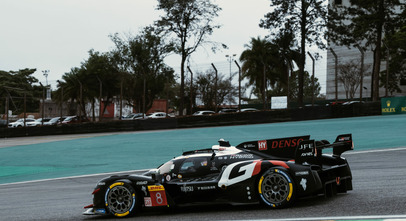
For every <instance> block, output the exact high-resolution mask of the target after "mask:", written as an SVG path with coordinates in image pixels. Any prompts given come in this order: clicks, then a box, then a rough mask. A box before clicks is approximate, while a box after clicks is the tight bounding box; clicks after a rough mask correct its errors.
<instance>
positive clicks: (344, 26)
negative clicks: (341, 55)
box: [328, 0, 405, 101]
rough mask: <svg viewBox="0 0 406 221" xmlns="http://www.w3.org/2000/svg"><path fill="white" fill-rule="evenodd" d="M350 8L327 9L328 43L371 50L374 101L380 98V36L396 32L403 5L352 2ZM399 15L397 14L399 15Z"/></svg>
mask: <svg viewBox="0 0 406 221" xmlns="http://www.w3.org/2000/svg"><path fill="white" fill-rule="evenodd" d="M350 2H351V6H346V5H341V6H340V5H332V7H330V8H329V23H328V40H329V41H331V42H334V43H335V44H338V45H346V46H360V47H363V48H367V47H369V46H371V47H374V49H373V51H374V65H373V73H372V81H373V83H372V85H373V87H372V91H373V100H374V101H377V100H378V99H379V75H380V74H379V72H380V69H381V68H380V65H381V59H382V55H381V52H382V48H381V45H382V44H381V42H382V39H383V34H385V35H387V36H389V35H391V33H393V32H394V31H396V30H398V29H399V27H400V26H399V25H401V22H402V13H404V10H405V7H404V3H401V1H399V0H378V1H365V0H351V1H350ZM399 12H400V13H399Z"/></svg>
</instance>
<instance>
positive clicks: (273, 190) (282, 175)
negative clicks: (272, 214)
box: [258, 168, 295, 208]
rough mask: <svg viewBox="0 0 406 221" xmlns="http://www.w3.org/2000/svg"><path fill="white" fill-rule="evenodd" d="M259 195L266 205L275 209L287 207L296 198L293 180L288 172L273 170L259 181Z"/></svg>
mask: <svg viewBox="0 0 406 221" xmlns="http://www.w3.org/2000/svg"><path fill="white" fill-rule="evenodd" d="M258 193H259V196H260V199H261V200H262V202H263V203H264V204H265V205H268V206H271V207H273V208H283V207H286V206H288V205H289V204H290V203H291V202H292V201H293V199H294V196H295V189H294V184H293V180H292V178H291V177H290V176H289V174H288V173H287V172H286V171H283V170H281V169H275V168H272V169H271V170H269V171H267V172H265V173H264V174H263V175H262V176H261V178H260V179H259V181H258Z"/></svg>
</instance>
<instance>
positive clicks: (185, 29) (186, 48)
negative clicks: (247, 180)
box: [155, 0, 221, 116]
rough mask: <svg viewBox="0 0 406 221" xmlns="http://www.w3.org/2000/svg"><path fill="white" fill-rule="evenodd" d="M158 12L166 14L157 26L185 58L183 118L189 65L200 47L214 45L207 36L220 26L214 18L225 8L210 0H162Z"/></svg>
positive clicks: (180, 107)
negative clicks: (186, 69)
mask: <svg viewBox="0 0 406 221" xmlns="http://www.w3.org/2000/svg"><path fill="white" fill-rule="evenodd" d="M157 9H158V10H162V11H163V12H164V15H163V16H161V19H160V20H158V21H157V22H156V23H155V25H156V26H157V27H159V28H162V29H163V31H164V33H166V34H167V35H168V37H169V38H170V39H171V41H172V43H173V44H174V52H175V53H176V54H179V55H180V56H181V63H180V64H181V65H180V66H181V68H180V93H179V96H180V99H181V100H180V106H179V115H181V116H182V115H183V108H184V99H183V97H184V93H185V92H184V91H185V62H186V60H187V58H188V57H189V56H190V55H191V54H192V53H194V52H195V51H196V49H197V48H198V47H199V46H202V45H205V44H208V43H210V44H212V45H213V43H212V42H209V41H207V37H208V36H209V35H211V34H212V33H213V31H214V29H217V28H219V27H220V26H218V25H214V24H213V19H214V18H215V17H217V16H218V12H219V11H220V10H221V8H220V7H218V6H217V5H215V4H212V3H211V1H210V0H158V7H157ZM213 49H214V48H213Z"/></svg>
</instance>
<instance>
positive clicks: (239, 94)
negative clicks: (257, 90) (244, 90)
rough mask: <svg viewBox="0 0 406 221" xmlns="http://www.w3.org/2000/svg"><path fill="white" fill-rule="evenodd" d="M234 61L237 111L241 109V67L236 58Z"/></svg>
mask: <svg viewBox="0 0 406 221" xmlns="http://www.w3.org/2000/svg"><path fill="white" fill-rule="evenodd" d="M234 62H235V64H236V65H237V67H238V111H241V67H240V65H239V64H238V62H237V61H236V60H234Z"/></svg>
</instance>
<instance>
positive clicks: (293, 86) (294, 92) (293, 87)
mask: <svg viewBox="0 0 406 221" xmlns="http://www.w3.org/2000/svg"><path fill="white" fill-rule="evenodd" d="M298 75H299V72H298V71H294V72H292V75H291V76H290V78H289V79H290V80H289V89H290V93H289V100H294V99H296V98H297V97H298V93H299V88H298V82H299V77H298ZM304 85H305V86H304V90H303V92H304V100H308V101H309V100H311V99H312V94H314V97H315V98H317V97H319V96H320V90H321V86H320V83H319V82H318V78H316V77H314V92H313V86H312V77H311V75H310V74H309V72H307V71H305V74H304Z"/></svg>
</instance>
